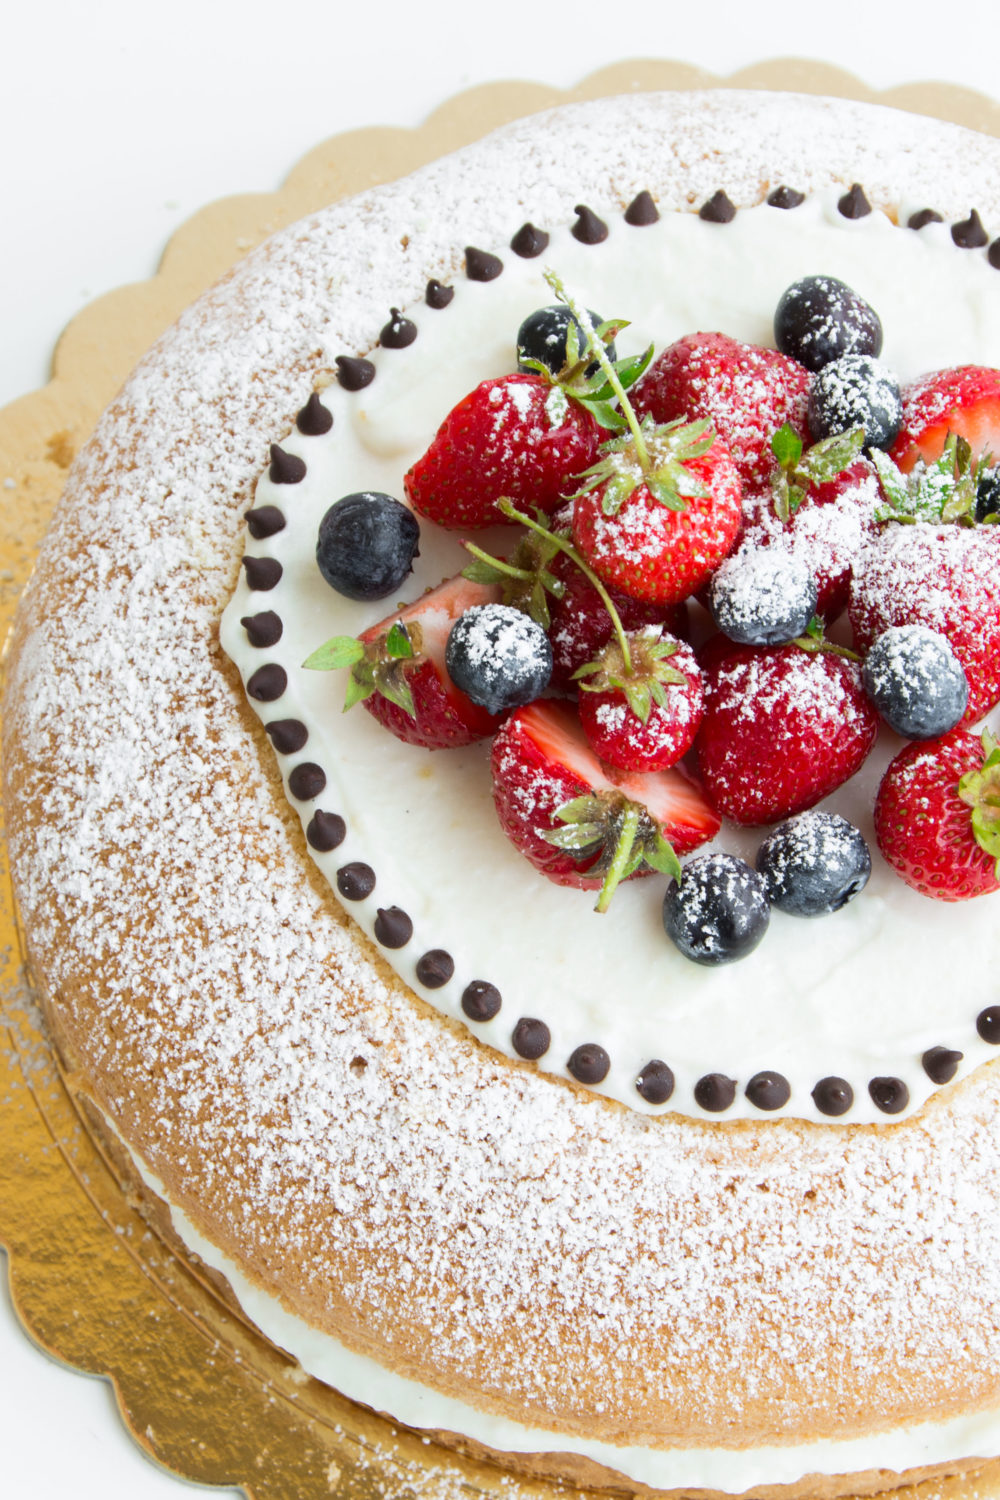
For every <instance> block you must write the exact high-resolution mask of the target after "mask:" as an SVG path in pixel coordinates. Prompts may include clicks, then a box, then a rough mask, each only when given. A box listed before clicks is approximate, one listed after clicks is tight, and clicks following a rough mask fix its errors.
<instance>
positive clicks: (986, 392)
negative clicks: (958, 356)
mask: <svg viewBox="0 0 1000 1500" xmlns="http://www.w3.org/2000/svg"><path fill="white" fill-rule="evenodd" d="M902 394H903V426H902V428H901V430H900V433H899V437H898V438H897V439H896V441H895V443H894V445H893V447H892V458H893V459H894V460H895V461H896V463H897V464H898V465H899V467H900V468H901V469H902V470H903V472H904V473H905V474H908V473H909V472H910V470H911V469H912V468H913V466H914V464H915V463H916V462H917V461H918V459H923V460H924V462H925V463H933V462H934V460H935V459H936V458H938V457H940V454H941V452H942V450H943V448H944V445H945V440H946V438H947V436H948V434H949V432H954V433H957V434H958V436H959V437H964V438H966V439H967V440H968V442H969V443H970V444H971V447H972V452H973V454H974V456H975V457H977V458H978V457H980V456H981V455H986V454H1000V370H993V369H990V368H988V367H987V366H984V365H959V366H958V367H957V369H954V370H937V371H935V373H934V374H933V375H924V376H923V377H922V378H921V379H920V380H917V381H914V383H913V384H912V385H909V386H906V387H904V389H903V393H902Z"/></svg>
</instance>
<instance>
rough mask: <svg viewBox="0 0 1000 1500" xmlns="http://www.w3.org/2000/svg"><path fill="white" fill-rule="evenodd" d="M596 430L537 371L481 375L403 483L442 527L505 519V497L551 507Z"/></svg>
mask: <svg viewBox="0 0 1000 1500" xmlns="http://www.w3.org/2000/svg"><path fill="white" fill-rule="evenodd" d="M600 440H601V428H600V427H599V426H598V423H597V421H596V419H595V418H594V416H593V415H592V414H591V412H589V411H588V410H587V409H586V408H585V406H583V405H581V404H580V403H579V402H578V401H575V400H570V399H569V398H568V397H567V396H566V394H565V393H564V392H563V391H562V390H560V389H559V388H558V387H557V386H553V385H552V384H550V383H549V382H548V381H546V380H544V379H543V378H542V377H541V376H539V375H530V374H516V375H504V376H502V377H501V378H500V379H498V380H484V381H483V382H482V384H481V385H478V386H476V389H475V390H474V391H472V392H470V394H469V395H468V396H466V397H465V398H464V400H462V401H460V402H459V404H458V405H457V406H456V407H455V408H454V409H453V410H452V411H451V412H450V413H449V415H448V416H447V417H445V419H444V421H443V422H442V424H441V426H440V427H439V428H438V431H437V434H436V436H435V437H434V439H433V441H432V442H431V445H430V447H429V448H428V450H427V452H426V453H425V454H424V455H423V457H422V458H419V459H418V460H417V462H416V463H415V464H414V465H413V467H412V469H410V471H409V473H408V474H407V475H406V477H405V479H404V481H403V483H404V486H405V489H406V494H407V497H408V499H409V501H410V504H411V505H412V506H413V508H414V510H416V511H419V513H420V514H421V515H423V516H427V517H428V518H429V519H430V520H432V521H436V522H437V523H438V525H440V526H449V527H473V528H475V527H481V526H493V525H495V524H496V523H497V522H503V521H504V519H505V518H504V517H503V516H502V515H501V514H500V513H499V512H498V511H497V509H496V502H497V501H498V500H500V499H502V498H504V497H506V498H507V499H509V500H512V501H514V503H515V504H516V505H520V506H523V507H525V508H527V509H528V510H534V509H536V508H537V509H540V510H543V511H545V512H547V513H549V512H551V511H553V510H555V509H556V508H557V507H558V506H559V505H560V504H561V502H562V500H563V498H564V496H566V495H568V494H569V493H570V492H571V491H572V490H573V488H574V476H575V475H577V474H580V473H582V472H583V470H585V469H586V468H587V467H588V466H589V465H590V464H592V463H593V462H594V460H595V459H596V457H597V451H598V445H599V443H600Z"/></svg>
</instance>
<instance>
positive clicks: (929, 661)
mask: <svg viewBox="0 0 1000 1500" xmlns="http://www.w3.org/2000/svg"><path fill="white" fill-rule="evenodd" d="M862 676H863V677H864V684H865V691H866V692H867V694H868V696H869V698H870V699H871V700H872V702H873V703H874V705H875V707H876V708H877V709H878V711H879V713H880V714H881V715H882V717H883V719H884V720H885V722H886V723H887V724H888V726H889V728H890V729H894V730H895V731H896V733H897V734H901V735H904V736H905V737H906V738H907V739H908V740H936V739H937V738H938V736H939V735H942V734H947V733H948V730H949V729H954V727H955V725H956V724H958V723H960V722H961V720H962V719H963V718H964V716H965V710H966V708H967V707H968V704H969V680H968V678H967V677H966V675H965V672H964V671H963V669H962V665H961V663H960V662H959V660H958V657H957V656H956V655H955V653H954V651H953V650H952V649H951V644H950V642H949V641H948V640H947V639H946V638H945V637H944V636H943V635H940V634H939V633H938V631H936V630H931V629H929V627H928V626H926V625H893V626H890V628H889V629H888V630H886V631H883V633H882V634H881V635H880V636H879V637H878V640H877V641H876V642H875V644H874V645H873V646H872V648H871V650H870V651H869V653H868V655H867V656H866V657H865V664H864V667H863V668H862Z"/></svg>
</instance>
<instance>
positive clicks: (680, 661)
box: [579, 625, 702, 771]
mask: <svg viewBox="0 0 1000 1500" xmlns="http://www.w3.org/2000/svg"><path fill="white" fill-rule="evenodd" d="M626 639H627V641H628V645H629V662H628V664H627V665H626V663H625V662H624V659H623V655H622V650H621V645H620V643H619V642H618V640H617V639H615V638H612V640H611V642H610V643H609V645H608V646H607V647H606V648H605V650H604V652H603V653H602V654H601V656H600V658H599V659H598V660H597V661H595V662H592V663H590V664H589V665H590V668H591V670H590V671H587V670H586V669H584V671H585V672H586V675H581V678H580V687H581V693H580V704H579V709H580V723H581V724H582V725H583V731H584V734H585V735H586V736H587V739H588V740H589V741H590V744H591V746H592V747H593V749H594V751H595V752H596V753H597V755H599V756H600V758H601V760H603V761H605V762H606V764H608V765H611V766H615V767H617V768H618V769H619V770H623V771H664V770H666V769H667V767H668V766H672V765H674V764H676V762H677V761H679V760H680V759H681V757H682V756H683V755H686V754H687V752H688V750H689V749H690V748H691V745H692V743H693V741H694V737H695V734H696V733H697V731H698V725H699V724H700V723H701V714H702V684H701V668H700V667H699V666H698V662H697V659H696V657H695V654H694V652H693V651H692V650H691V648H690V646H687V645H685V644H684V643H683V642H681V641H678V640H676V639H674V637H672V636H669V635H667V634H666V633H665V632H664V631H662V630H661V628H660V627H659V626H656V625H653V626H650V627H648V629H647V630H645V631H638V632H634V633H629V634H628V635H627V637H626Z"/></svg>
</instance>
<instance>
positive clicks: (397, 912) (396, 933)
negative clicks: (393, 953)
mask: <svg viewBox="0 0 1000 1500" xmlns="http://www.w3.org/2000/svg"><path fill="white" fill-rule="evenodd" d="M375 936H376V938H377V939H378V941H379V942H380V943H381V944H382V947H383V948H405V947H406V945H407V943H408V942H409V941H410V938H411V937H412V936H413V922H412V921H411V919H410V918H409V917H408V916H407V914H406V912H405V911H404V910H403V908H402V907H401V906H380V907H379V909H378V912H377V914H376V917H375Z"/></svg>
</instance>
